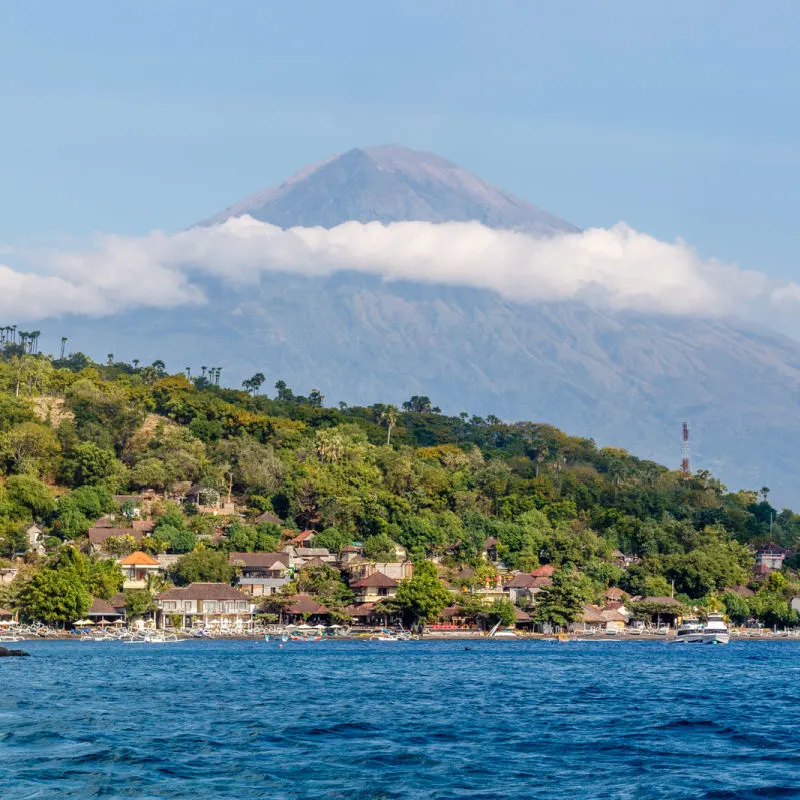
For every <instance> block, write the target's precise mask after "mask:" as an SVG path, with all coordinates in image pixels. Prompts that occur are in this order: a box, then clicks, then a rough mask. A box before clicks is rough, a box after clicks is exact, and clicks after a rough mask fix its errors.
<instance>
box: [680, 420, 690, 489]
mask: <svg viewBox="0 0 800 800" xmlns="http://www.w3.org/2000/svg"><path fill="white" fill-rule="evenodd" d="M691 475H692V471H691V469H690V468H689V423H688V422H684V423H683V442H682V444H681V477H682V478H690V477H691Z"/></svg>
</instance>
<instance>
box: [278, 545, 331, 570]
mask: <svg viewBox="0 0 800 800" xmlns="http://www.w3.org/2000/svg"><path fill="white" fill-rule="evenodd" d="M287 550H288V552H290V553H292V554H293V556H294V559H293V563H294V565H295V566H297V567H302V566H303V565H304V564H306V563H307V562H309V561H311V560H312V559H314V558H318V559H320V561H324V562H325V563H326V564H335V563H336V561H337V558H336V554H335V553H331V551H330V550H328V549H327V548H325V547H295V548H287Z"/></svg>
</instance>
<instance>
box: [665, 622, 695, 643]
mask: <svg viewBox="0 0 800 800" xmlns="http://www.w3.org/2000/svg"><path fill="white" fill-rule="evenodd" d="M669 641H670V642H671V643H673V644H680V643H684V644H700V642H702V641H703V626H702V625H701V624H700V620H699V619H698V618H697V617H684V618H683V621H682V622H681V624H680V625H679V626H678V631H677V633H676V634H675V637H674V638H673V639H670V640H669Z"/></svg>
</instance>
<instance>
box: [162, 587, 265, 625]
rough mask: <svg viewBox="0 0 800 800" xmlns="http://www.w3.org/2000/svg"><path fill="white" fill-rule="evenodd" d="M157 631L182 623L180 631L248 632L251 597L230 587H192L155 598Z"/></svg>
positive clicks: (251, 622)
mask: <svg viewBox="0 0 800 800" xmlns="http://www.w3.org/2000/svg"><path fill="white" fill-rule="evenodd" d="M156 606H157V607H158V627H160V628H166V627H167V625H174V623H175V621H178V620H179V624H178V627H181V628H190V627H193V626H202V627H203V628H225V629H229V630H242V631H243V630H247V629H249V628H250V627H252V624H253V608H252V605H251V601H250V597H249V596H248V595H246V594H245V593H244V592H241V591H239V590H238V589H234V588H232V587H231V586H229V585H228V584H227V583H192V584H189V586H186V587H184V588H175V589H167V591H165V592H161V594H159V595H158V596H157V597H156Z"/></svg>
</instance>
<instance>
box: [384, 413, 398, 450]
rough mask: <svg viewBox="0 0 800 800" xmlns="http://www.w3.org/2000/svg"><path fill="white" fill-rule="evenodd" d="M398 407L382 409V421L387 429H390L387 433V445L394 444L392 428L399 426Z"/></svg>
mask: <svg viewBox="0 0 800 800" xmlns="http://www.w3.org/2000/svg"><path fill="white" fill-rule="evenodd" d="M397 414H398V411H397V406H392V405H389V406H384V407H383V409H381V414H380V419H381V422H385V423H386V427H387V428H388V430H387V432H386V444H391V443H392V428H394V426H395V425H397Z"/></svg>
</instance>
